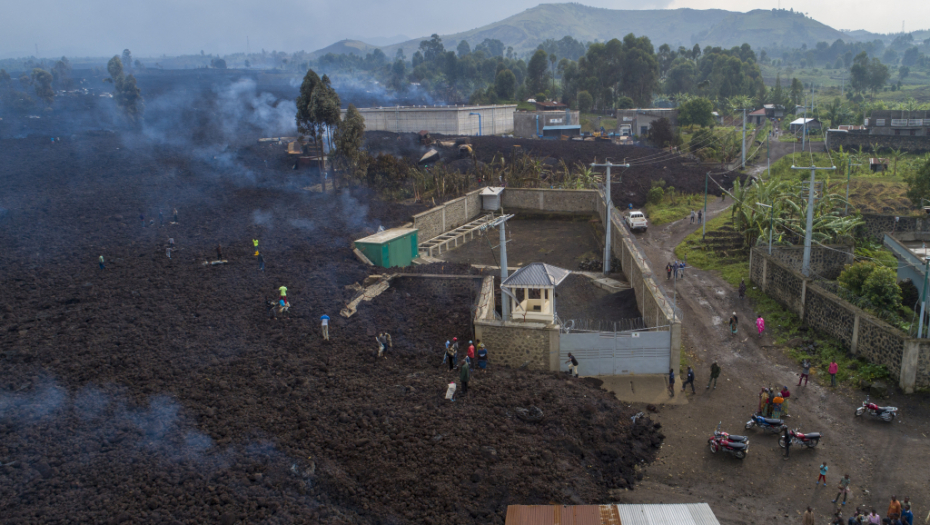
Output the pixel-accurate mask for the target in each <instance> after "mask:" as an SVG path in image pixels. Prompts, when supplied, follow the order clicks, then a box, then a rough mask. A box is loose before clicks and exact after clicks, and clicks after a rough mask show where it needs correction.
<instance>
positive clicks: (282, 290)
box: [278, 286, 288, 306]
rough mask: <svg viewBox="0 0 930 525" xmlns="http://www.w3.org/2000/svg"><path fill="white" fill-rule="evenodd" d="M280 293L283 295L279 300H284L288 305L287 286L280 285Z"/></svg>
mask: <svg viewBox="0 0 930 525" xmlns="http://www.w3.org/2000/svg"><path fill="white" fill-rule="evenodd" d="M278 293H280V294H281V297H280V299H278V300H279V301H283V302H284V304H285V306H287V305H288V302H287V286H281V287H279V288H278Z"/></svg>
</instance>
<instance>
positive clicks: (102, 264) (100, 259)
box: [97, 255, 107, 270]
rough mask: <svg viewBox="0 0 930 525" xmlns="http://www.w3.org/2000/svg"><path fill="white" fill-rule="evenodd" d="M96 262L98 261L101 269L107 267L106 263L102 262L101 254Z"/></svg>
mask: <svg viewBox="0 0 930 525" xmlns="http://www.w3.org/2000/svg"><path fill="white" fill-rule="evenodd" d="M97 262H99V263H100V269H101V270H106V269H107V267H106V265H105V264H104V263H103V255H101V256H100V258H99V259H97Z"/></svg>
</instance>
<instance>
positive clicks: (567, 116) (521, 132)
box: [513, 110, 581, 138]
mask: <svg viewBox="0 0 930 525" xmlns="http://www.w3.org/2000/svg"><path fill="white" fill-rule="evenodd" d="M537 116H538V117H539V135H542V134H543V128H544V127H546V126H572V125H579V124H581V114H580V113H579V112H578V111H571V110H568V111H517V112H515V113H514V114H513V134H514V136H515V137H524V138H532V137H536V136H537V134H536V117H537ZM565 134H566V135H568V134H569V133H568V132H566V133H565ZM574 134H575V135H577V134H578V133H577V132H575V133H574Z"/></svg>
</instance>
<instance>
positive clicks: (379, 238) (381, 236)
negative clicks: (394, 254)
mask: <svg viewBox="0 0 930 525" xmlns="http://www.w3.org/2000/svg"><path fill="white" fill-rule="evenodd" d="M415 231H419V230H416V229H414V228H391V229H390V230H384V231H382V232H378V233H376V234H374V235H369V236H368V237H365V238H364V239H359V240H357V241H355V242H363V243H369V244H384V243H386V242H388V241H393V240H394V239H397V238H398V237H403V236H404V235H407V234H410V233H413V232H415Z"/></svg>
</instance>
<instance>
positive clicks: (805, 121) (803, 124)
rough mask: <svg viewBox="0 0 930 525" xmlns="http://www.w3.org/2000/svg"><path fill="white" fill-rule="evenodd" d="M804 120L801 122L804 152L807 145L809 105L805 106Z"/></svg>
mask: <svg viewBox="0 0 930 525" xmlns="http://www.w3.org/2000/svg"><path fill="white" fill-rule="evenodd" d="M801 118H802V119H804V120H803V121H802V122H801V126H802V127H801V151H804V145H805V144H807V104H804V116H803V117H801Z"/></svg>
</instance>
